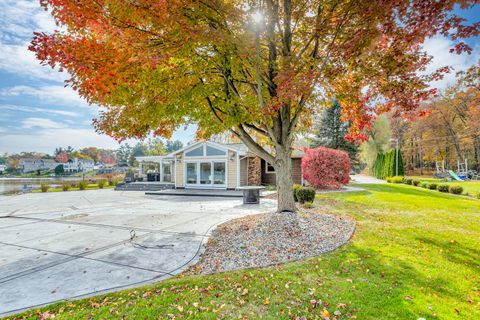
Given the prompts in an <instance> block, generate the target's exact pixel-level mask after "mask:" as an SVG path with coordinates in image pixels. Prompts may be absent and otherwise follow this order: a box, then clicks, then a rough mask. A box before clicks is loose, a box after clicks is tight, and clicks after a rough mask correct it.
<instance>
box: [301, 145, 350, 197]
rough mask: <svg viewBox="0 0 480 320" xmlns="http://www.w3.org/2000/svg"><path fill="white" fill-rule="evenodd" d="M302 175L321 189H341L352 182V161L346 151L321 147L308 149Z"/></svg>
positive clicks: (303, 162) (303, 161)
mask: <svg viewBox="0 0 480 320" xmlns="http://www.w3.org/2000/svg"><path fill="white" fill-rule="evenodd" d="M302 174H303V177H304V179H305V180H306V181H308V182H309V183H310V184H311V185H312V186H314V187H315V188H319V189H328V188H333V189H340V188H341V187H342V185H345V184H348V182H349V180H350V159H349V157H348V154H347V153H346V152H344V151H340V150H334V149H329V148H325V147H319V148H315V149H306V150H305V155H304V157H303V158H302Z"/></svg>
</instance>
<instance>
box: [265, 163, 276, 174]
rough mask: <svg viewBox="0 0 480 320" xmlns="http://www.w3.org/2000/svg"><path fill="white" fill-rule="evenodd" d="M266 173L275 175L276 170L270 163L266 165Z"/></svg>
mask: <svg viewBox="0 0 480 320" xmlns="http://www.w3.org/2000/svg"><path fill="white" fill-rule="evenodd" d="M265 172H266V173H275V168H274V167H273V166H272V165H271V164H270V163H268V162H267V163H266V166H265Z"/></svg>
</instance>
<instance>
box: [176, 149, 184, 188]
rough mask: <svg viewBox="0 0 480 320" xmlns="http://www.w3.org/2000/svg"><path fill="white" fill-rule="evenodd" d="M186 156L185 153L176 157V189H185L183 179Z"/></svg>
mask: <svg viewBox="0 0 480 320" xmlns="http://www.w3.org/2000/svg"><path fill="white" fill-rule="evenodd" d="M184 165H185V161H184V154H183V152H182V153H180V154H177V155H176V156H175V187H176V188H184V187H185V183H184V182H185V179H184V177H183V172H184Z"/></svg>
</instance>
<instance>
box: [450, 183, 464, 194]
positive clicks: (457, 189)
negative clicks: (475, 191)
mask: <svg viewBox="0 0 480 320" xmlns="http://www.w3.org/2000/svg"><path fill="white" fill-rule="evenodd" d="M448 192H450V193H451V194H462V192H463V187H462V186H461V185H458V184H452V185H450V187H449V188H448Z"/></svg>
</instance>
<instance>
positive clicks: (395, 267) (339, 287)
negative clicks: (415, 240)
mask: <svg viewBox="0 0 480 320" xmlns="http://www.w3.org/2000/svg"><path fill="white" fill-rule="evenodd" d="M420 267H421V264H420V263H419V264H418V265H415V264H412V263H409V262H408V261H405V260H400V259H395V257H392V256H391V255H383V254H382V252H381V251H380V250H373V249H366V248H361V247H358V246H357V245H355V244H350V245H347V246H346V247H343V248H342V249H340V250H338V251H336V252H332V253H330V254H327V255H325V256H320V259H319V258H313V259H309V260H307V261H304V262H297V263H293V264H288V265H285V266H284V268H285V271H287V272H285V273H284V274H290V273H291V272H292V273H294V274H295V273H296V272H297V274H298V272H299V271H301V274H298V275H299V277H301V278H303V281H304V282H305V283H304V285H307V286H309V287H315V283H316V282H317V283H321V287H320V288H319V289H320V290H319V291H320V292H321V296H320V298H321V299H322V300H323V301H328V302H329V303H330V305H338V304H341V303H346V304H348V305H349V306H350V308H351V310H357V312H358V313H357V316H358V318H359V319H417V318H419V317H423V318H425V319H433V316H432V314H433V313H434V312H433V311H432V310H430V309H428V307H427V305H425V304H424V303H420V302H418V303H417V302H416V301H417V300H423V301H425V300H427V301H429V300H430V301H432V303H433V302H434V301H435V300H437V301H439V300H438V298H433V297H439V298H441V299H443V300H444V301H445V300H450V299H453V300H458V301H460V300H461V299H462V295H461V294H460V293H458V292H455V291H454V290H453V289H451V286H450V280H448V279H447V278H444V277H432V276H431V275H428V274H425V273H423V272H422V271H421V270H419V268H420ZM432 267H433V266H432ZM281 269H283V268H281ZM425 291H428V292H429V296H428V297H423V296H421V295H422V293H421V292H425ZM440 301H441V300H440ZM438 303H439V304H441V303H442V302H438ZM437 306H438V305H437ZM434 309H436V308H434ZM444 316H446V315H444ZM450 316H454V314H453V309H452V313H451V314H450Z"/></svg>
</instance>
